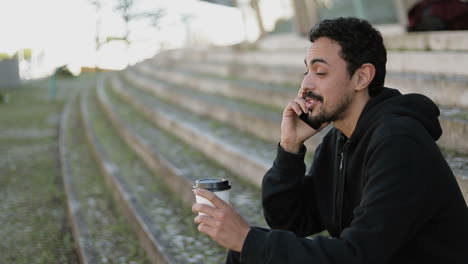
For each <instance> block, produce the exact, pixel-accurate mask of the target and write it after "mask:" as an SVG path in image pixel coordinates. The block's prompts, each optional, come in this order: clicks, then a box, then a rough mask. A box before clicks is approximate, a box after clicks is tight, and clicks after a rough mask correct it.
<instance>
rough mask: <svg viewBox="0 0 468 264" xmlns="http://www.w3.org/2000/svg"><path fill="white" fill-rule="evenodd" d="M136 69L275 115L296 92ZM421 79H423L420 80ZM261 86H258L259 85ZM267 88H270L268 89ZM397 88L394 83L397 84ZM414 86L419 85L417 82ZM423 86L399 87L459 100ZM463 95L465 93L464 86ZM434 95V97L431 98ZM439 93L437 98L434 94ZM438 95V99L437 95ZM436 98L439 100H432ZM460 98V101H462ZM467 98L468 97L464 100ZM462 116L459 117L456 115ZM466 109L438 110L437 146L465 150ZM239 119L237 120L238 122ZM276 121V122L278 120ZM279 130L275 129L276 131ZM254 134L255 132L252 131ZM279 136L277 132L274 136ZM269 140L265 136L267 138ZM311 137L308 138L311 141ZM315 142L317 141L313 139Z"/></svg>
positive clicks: (144, 67) (145, 67)
mask: <svg viewBox="0 0 468 264" xmlns="http://www.w3.org/2000/svg"><path fill="white" fill-rule="evenodd" d="M136 68H137V70H138V71H139V72H141V73H143V74H145V75H148V76H151V77H153V78H156V79H159V80H163V81H165V82H167V83H171V84H176V85H179V86H184V87H185V88H191V89H193V90H196V91H200V92H204V93H212V94H215V95H217V94H219V95H222V96H226V97H230V98H241V99H243V100H251V101H253V102H255V103H258V104H268V103H270V104H274V105H275V107H278V110H277V111H274V112H275V114H276V115H277V116H281V111H282V110H280V109H282V108H283V107H284V106H285V105H286V104H287V103H288V102H289V101H290V100H291V99H292V98H294V97H295V96H296V91H294V89H292V88H291V87H289V88H285V89H283V90H281V86H278V85H276V86H273V85H269V86H268V85H266V86H265V85H264V84H263V86H262V84H261V83H258V82H252V81H246V80H235V81H234V80H229V79H223V78H221V77H213V76H211V75H206V74H201V73H198V72H192V71H187V70H185V71H179V70H178V68H177V67H176V66H173V67H171V68H157V70H155V69H154V68H156V67H155V66H154V68H152V67H151V65H139V66H137V67H136ZM422 81H424V80H423V79H422ZM259 87H261V88H259ZM269 87H271V89H269ZM397 87H398V86H397ZM417 87H421V85H418V86H417ZM425 88H426V89H422V88H421V89H411V90H409V91H408V90H404V89H400V91H401V92H403V93H422V94H424V93H425V94H426V95H427V94H429V95H428V96H429V97H430V98H431V99H433V100H434V101H435V102H436V103H437V101H442V100H444V101H446V100H451V99H452V100H455V99H460V97H457V96H448V95H447V94H445V93H441V92H440V90H441V89H436V88H435V87H434V88H433V89H431V88H430V87H425ZM462 89H464V88H463V87H462V86H458V88H457V87H454V88H453V90H454V91H455V92H457V91H462ZM465 90H466V92H467V93H466V94H467V95H468V89H465ZM431 95H434V96H436V97H433V96H431ZM437 96H439V98H438V97H437ZM440 97H442V98H440ZM436 99H439V100H436ZM462 101H463V100H462ZM467 101H468V100H467ZM454 112H457V113H459V114H458V115H451V114H449V113H454ZM463 113H465V116H464V117H463V118H460V115H463ZM466 113H467V111H466V110H463V109H459V108H444V111H442V113H441V117H440V122H441V125H442V128H443V130H444V134H443V135H442V138H441V139H440V141H439V142H438V143H439V144H440V146H441V147H443V148H446V149H452V150H455V151H457V152H460V153H468V142H467V141H466V140H465V139H466V134H467V131H468V115H467V114H466ZM241 121H242V120H240V121H239V122H241ZM276 124H278V125H279V124H280V121H278V123H276ZM274 126H275V125H273V126H270V128H271V129H275V127H274ZM278 132H279V131H278ZM252 133H255V131H252ZM276 136H277V137H278V138H279V135H276ZM268 139H269V138H268ZM313 140H314V139H312V141H313ZM315 144H318V141H316V142H315ZM315 144H312V145H310V147H311V148H315V147H314V146H315Z"/></svg>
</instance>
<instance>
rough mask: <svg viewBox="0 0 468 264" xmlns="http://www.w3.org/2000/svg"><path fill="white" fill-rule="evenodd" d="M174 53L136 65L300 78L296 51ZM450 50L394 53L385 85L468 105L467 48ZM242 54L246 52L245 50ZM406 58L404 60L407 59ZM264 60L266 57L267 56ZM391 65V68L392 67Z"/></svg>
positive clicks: (293, 82) (295, 83)
mask: <svg viewBox="0 0 468 264" xmlns="http://www.w3.org/2000/svg"><path fill="white" fill-rule="evenodd" d="M173 53H174V54H173V55H174V56H175V57H174V58H173V59H168V60H165V59H164V57H167V56H169V55H167V54H166V55H164V56H161V58H159V56H158V57H156V58H155V59H154V60H150V61H148V62H146V63H143V65H142V66H141V67H139V68H141V69H145V68H146V69H148V68H150V69H153V71H154V69H161V68H164V67H168V66H165V65H169V67H170V69H174V68H177V69H182V70H185V71H190V72H193V73H199V74H201V73H203V74H207V73H209V74H212V75H214V74H216V75H218V76H220V77H223V78H235V79H245V80H253V81H257V82H264V83H274V84H280V85H283V86H284V87H285V88H294V87H297V88H298V87H299V86H300V83H301V81H302V78H303V76H302V73H303V71H304V65H303V64H302V60H303V57H300V56H299V55H292V56H294V57H295V58H296V59H295V63H291V62H289V63H284V64H283V65H281V63H279V62H276V64H273V63H267V64H265V63H263V62H262V60H260V59H259V60H251V61H250V62H244V61H241V60H240V59H237V58H238V57H242V56H243V55H242V54H238V55H237V56H234V55H236V54H231V55H232V56H231V57H232V58H230V59H228V60H223V59H221V58H218V57H216V54H211V55H210V56H211V57H213V58H214V59H213V60H210V59H209V58H208V57H205V56H202V55H200V54H198V55H199V58H196V57H197V55H196V54H192V53H191V57H192V60H190V56H189V57H184V56H182V55H181V54H183V51H179V53H176V52H173ZM450 54H451V55H450V56H449V57H450V58H448V57H443V56H442V55H441V56H442V57H441V58H433V60H431V57H427V58H426V57H425V55H424V53H421V52H419V53H418V52H412V53H411V52H410V53H405V54H403V55H401V54H400V55H396V56H398V57H400V59H401V60H402V61H400V62H399V61H398V60H393V59H391V58H390V57H389V59H388V61H389V62H388V65H387V77H386V81H385V85H386V86H388V87H395V88H398V89H399V90H401V91H402V92H403V93H409V92H417V93H422V94H425V95H427V96H429V97H430V98H432V99H433V100H434V101H435V102H436V103H437V104H439V105H442V106H448V107H459V108H466V109H468V74H467V73H468V70H467V69H468V65H466V66H467V67H465V68H463V67H464V66H463V63H465V62H466V61H468V60H464V58H465V57H467V56H468V55H467V54H468V52H467V53H465V54H459V53H450ZM244 55H245V56H247V55H248V54H244ZM179 56H180V57H181V58H184V59H183V60H181V61H184V63H179V60H178V58H179ZM226 56H227V55H226ZM226 56H225V57H226ZM302 56H303V55H302ZM270 57H272V58H273V57H276V55H273V54H272V55H271V56H270ZM282 58H283V59H284V60H287V59H288V58H286V57H285V56H282ZM467 58H468V57H467ZM266 59H268V58H266ZM249 60H250V59H249ZM289 60H291V59H289ZM405 60H407V62H406V61H405ZM462 60H463V61H462ZM390 61H392V62H390ZM444 61H445V62H444ZM459 61H460V63H459ZM267 62H269V61H268V60H267ZM454 62H457V63H454ZM392 63H393V66H392ZM398 63H400V64H402V65H403V66H404V67H405V68H400V70H399V69H398V67H394V65H395V64H398ZM154 64H155V65H154ZM409 64H413V66H414V67H415V70H414V71H413V70H412V68H411V67H413V66H408V67H407V65H409ZM153 65H154V66H153ZM425 65H428V66H427V67H436V66H434V65H437V67H444V66H443V65H451V66H450V67H452V66H453V67H455V68H457V67H459V68H460V69H458V70H453V71H452V70H450V71H447V72H444V70H441V69H436V68H433V69H427V71H426V70H424V69H420V70H417V69H418V68H419V67H426V66H425ZM392 67H393V68H394V69H392ZM462 72H464V73H462Z"/></svg>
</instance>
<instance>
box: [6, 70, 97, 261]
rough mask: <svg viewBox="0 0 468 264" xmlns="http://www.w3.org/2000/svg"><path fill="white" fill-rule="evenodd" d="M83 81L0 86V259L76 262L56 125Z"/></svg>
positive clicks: (44, 81)
mask: <svg viewBox="0 0 468 264" xmlns="http://www.w3.org/2000/svg"><path fill="white" fill-rule="evenodd" d="M86 78H87V77H84V78H81V79H80V81H78V80H76V79H73V80H61V79H60V80H57V88H58V90H57V98H56V100H49V98H48V87H47V84H48V83H47V81H46V80H42V81H34V82H29V83H26V84H24V85H22V86H20V87H12V88H9V89H2V90H0V93H1V94H7V95H8V98H9V100H8V103H6V102H3V103H0V113H1V114H0V124H1V125H0V135H1V136H0V137H1V138H0V223H1V224H2V226H1V228H0V237H1V240H0V263H18V264H21V263H25V264H26V263H28V264H29V263H44V264H45V263H78V259H77V256H76V255H75V254H74V252H73V241H72V235H71V230H70V225H69V223H68V220H67V214H66V206H65V195H64V190H63V185H62V178H61V171H60V167H59V163H58V144H57V141H58V133H57V131H58V123H59V118H60V112H61V110H62V105H63V102H64V100H65V99H66V98H67V97H68V94H69V92H71V91H72V90H73V88H74V87H73V86H76V85H77V81H78V82H83V83H84V85H86V83H87V81H88V80H87V79H86Z"/></svg>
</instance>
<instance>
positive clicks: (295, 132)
mask: <svg viewBox="0 0 468 264" xmlns="http://www.w3.org/2000/svg"><path fill="white" fill-rule="evenodd" d="M308 115H309V110H308V109H307V107H306V100H305V99H304V98H302V97H296V98H295V99H294V100H293V101H291V102H290V103H289V104H288V105H287V106H286V108H285V109H284V111H283V120H282V122H281V142H280V145H281V147H283V148H284V149H285V150H286V151H288V152H298V151H299V149H300V147H301V146H302V144H303V143H304V142H305V141H306V140H307V139H308V138H310V137H311V136H313V135H315V134H316V133H317V132H318V131H319V130H320V129H321V128H323V127H325V126H326V125H323V126H322V124H313V122H310V120H309V118H308Z"/></svg>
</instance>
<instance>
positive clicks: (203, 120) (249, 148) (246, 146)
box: [124, 82, 277, 163]
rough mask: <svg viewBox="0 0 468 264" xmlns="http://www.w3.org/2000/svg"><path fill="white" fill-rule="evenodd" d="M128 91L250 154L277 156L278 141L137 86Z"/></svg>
mask: <svg viewBox="0 0 468 264" xmlns="http://www.w3.org/2000/svg"><path fill="white" fill-rule="evenodd" d="M124 84H125V87H128V88H131V87H133V86H131V84H129V83H128V82H124ZM128 91H129V92H131V93H132V95H133V96H135V97H137V98H138V99H139V100H141V102H143V103H145V104H146V105H148V106H149V107H151V108H152V109H156V110H157V111H160V112H161V113H163V114H164V115H166V116H169V117H171V118H174V119H175V120H180V121H181V122H184V123H187V124H190V125H191V126H193V127H195V128H197V129H198V130H200V131H203V133H205V134H209V135H212V136H214V137H215V138H217V139H219V140H221V141H222V142H226V144H229V145H231V146H234V147H236V148H238V149H240V150H241V151H242V152H244V153H246V154H248V155H252V156H254V157H257V158H259V159H262V160H264V161H265V162H268V163H270V162H273V160H274V158H275V156H276V147H277V146H276V142H274V143H273V142H268V141H266V140H262V139H259V138H254V137H253V136H251V135H249V134H247V133H242V132H240V131H239V130H237V129H236V128H234V127H233V126H230V125H229V124H225V123H222V122H220V121H216V120H213V119H210V118H207V117H204V116H200V115H196V114H193V113H190V112H188V111H186V110H184V109H183V108H181V107H179V106H176V105H174V104H171V103H169V102H167V101H165V100H163V99H161V98H158V97H156V96H154V94H151V93H149V92H146V91H143V90H140V89H137V88H134V89H128ZM182 101H184V102H182ZM181 103H190V100H189V99H188V100H186V99H184V100H181Z"/></svg>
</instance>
